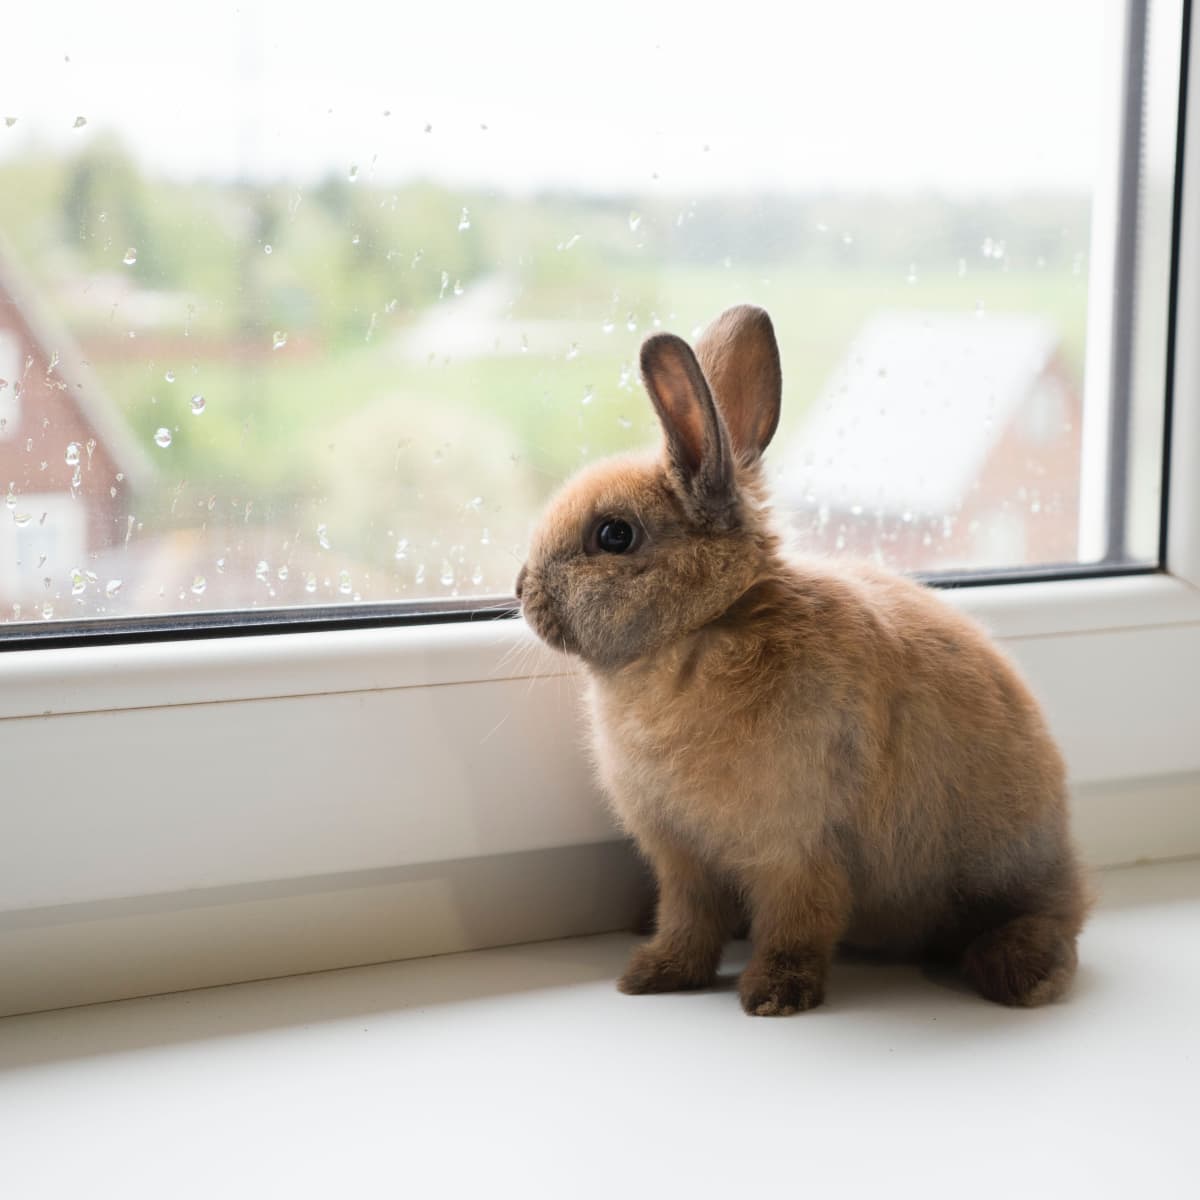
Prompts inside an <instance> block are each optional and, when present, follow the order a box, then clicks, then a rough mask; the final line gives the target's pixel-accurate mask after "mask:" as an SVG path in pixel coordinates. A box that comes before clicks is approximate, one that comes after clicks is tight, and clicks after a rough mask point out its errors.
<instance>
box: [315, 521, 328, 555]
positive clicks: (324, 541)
mask: <svg viewBox="0 0 1200 1200" xmlns="http://www.w3.org/2000/svg"><path fill="white" fill-rule="evenodd" d="M317 544H318V545H319V546H320V547H321V549H322V550H328V549H329V526H328V525H318V526H317Z"/></svg>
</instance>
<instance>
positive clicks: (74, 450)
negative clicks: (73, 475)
mask: <svg viewBox="0 0 1200 1200" xmlns="http://www.w3.org/2000/svg"><path fill="white" fill-rule="evenodd" d="M78 462H79V443H78V442H71V443H70V444H69V445H68V446H67V466H68V467H74V466H76V465H77V464H78Z"/></svg>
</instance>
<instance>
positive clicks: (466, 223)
mask: <svg viewBox="0 0 1200 1200" xmlns="http://www.w3.org/2000/svg"><path fill="white" fill-rule="evenodd" d="M470 228H471V214H470V213H469V212H468V211H467V210H466V209H465V208H464V209H463V210H462V212H461V213H460V214H459V218H458V232H459V233H462V232H463V230H465V229H470Z"/></svg>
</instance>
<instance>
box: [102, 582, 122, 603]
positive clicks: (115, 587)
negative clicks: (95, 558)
mask: <svg viewBox="0 0 1200 1200" xmlns="http://www.w3.org/2000/svg"><path fill="white" fill-rule="evenodd" d="M122 582H123V581H122V580H120V579H110V580H109V581H108V582H107V583H106V584H105V585H104V594H105V595H106V596H107V597H108V598H109V599H110V600H111V599H112V598H113V597H114V596H115V595H116V594H117V593H118V592H119V591H120V590H121V584H122Z"/></svg>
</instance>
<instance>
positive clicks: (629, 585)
mask: <svg viewBox="0 0 1200 1200" xmlns="http://www.w3.org/2000/svg"><path fill="white" fill-rule="evenodd" d="M641 373H642V380H643V382H644V384H645V387H646V390H647V392H648V393H649V397H650V400H651V401H652V402H653V405H654V409H655V411H656V413H657V414H658V418H659V421H660V422H661V424H662V429H663V434H664V443H663V446H662V449H661V452H658V453H653V454H633V455H629V456H625V457H618V458H614V459H610V460H606V461H602V462H598V463H595V464H593V465H591V466H590V467H587V468H585V469H584V470H583V471H581V472H580V473H579V474H578V475H577V476H575V477H574V478H573V479H571V480H570V481H569V482H568V483H567V484H566V485H565V486H564V487H563V488H562V490H561V491H560V492H559V494H558V495H557V497H556V498H555V499H554V500H553V501H552V502H551V504H550V506H549V508H548V511H547V512H546V514H545V515H544V517H543V518H542V520H541V522H540V524H539V525H538V527H537V528H536V529H535V531H534V533H533V537H532V539H531V543H530V551H529V554H528V557H527V560H526V562H525V564H524V566H523V567H522V568H521V571H520V574H519V576H518V579H517V589H516V590H517V596H518V599H519V602H520V605H521V609H522V612H523V615H524V617H525V619H526V621H527V622H528V623H529V625H530V626H531V627H532V628H533V630H534V632H535V633H536V634H537V635H538V636H539V637H540V638H541V639H542V640H544V641H545V642H547V643H548V644H549V645H550V646H552V647H555V648H557V649H560V650H562V651H565V652H566V653H567V654H570V655H574V656H576V657H577V658H579V659H580V660H582V662H583V664H584V666H585V668H586V671H585V675H586V678H587V688H586V708H587V712H588V716H589V725H590V741H591V750H592V755H593V759H594V764H595V768H596V771H597V773H598V776H599V780H600V783H601V785H602V787H603V790H604V792H605V794H606V796H607V798H608V800H609V801H610V803H611V805H612V808H613V809H614V811H615V814H616V816H617V818H618V820H619V821H620V823H621V825H622V826H623V827H624V829H625V830H626V831H627V832H628V833H629V834H631V835H632V837H633V839H634V841H635V842H636V844H637V846H638V848H639V849H640V851H641V852H642V854H643V855H644V856H645V858H646V859H647V860H648V862H649V865H650V867H651V869H652V871H653V874H654V876H655V881H656V883H657V885H658V897H659V898H658V909H657V920H656V931H655V932H654V934H653V936H652V937H651V938H650V940H649V941H647V942H645V943H643V944H641V945H640V946H639V947H638V948H637V950H636V951H635V952H634V954H633V956H632V959H631V960H630V962H629V965H628V968H627V970H626V971H625V973H624V975H622V976H621V979H620V981H619V983H618V987H619V988H620V990H621V991H623V992H627V993H633V994H637V993H647V992H667V991H675V990H681V989H690V988H703V987H706V986H708V985H710V984H711V983H712V982H713V981H714V979H715V978H716V974H717V970H718V966H719V964H720V959H721V954H722V950H723V947H724V944H725V942H726V941H727V940H728V939H729V937H730V935H731V933H732V931H733V930H734V929H735V928H736V926H737V924H738V922H739V920H740V919H741V918H742V914H743V913H744V914H745V915H746V916H748V918H749V928H750V939H751V957H750V959H749V963H748V965H747V967H746V969H745V970H744V971H743V973H742V975H741V977H740V980H739V993H740V998H741V1003H742V1007H743V1008H744V1009H745V1011H746V1012H747V1013H750V1014H752V1015H758V1016H784V1015H788V1014H791V1013H796V1012H801V1011H803V1010H806V1009H811V1008H813V1007H814V1006H816V1005H818V1004H820V1003H821V1002H822V1000H823V998H824V995H825V987H826V977H827V974H828V972H829V967H830V963H831V960H832V958H833V955H834V952H835V949H836V948H837V947H838V946H839V945H841V946H845V947H848V948H855V949H861V950H864V951H867V952H870V953H873V954H882V955H885V956H897V957H904V958H911V957H917V958H921V957H925V956H928V957H935V958H937V959H940V960H943V961H945V960H952V961H955V962H956V963H958V964H959V965H960V967H961V970H962V972H963V974H964V975H965V978H966V980H967V981H968V982H969V983H970V984H971V985H973V987H974V988H975V989H976V990H977V991H978V992H980V993H981V994H982V995H983V996H984V997H986V998H988V999H989V1000H994V1001H998V1002H999V1003H1001V1004H1008V1005H1022V1006H1031V1005H1038V1004H1044V1003H1046V1002H1048V1001H1051V1000H1054V999H1056V998H1057V997H1059V996H1060V995H1061V994H1062V993H1063V992H1064V991H1065V990H1066V988H1067V987H1068V985H1069V983H1070V981H1071V979H1072V977H1073V975H1074V973H1075V968H1076V937H1077V935H1078V933H1079V931H1080V929H1081V927H1082V925H1083V921H1084V918H1085V915H1086V912H1087V909H1088V906H1089V897H1088V890H1087V887H1086V883H1085V880H1084V876H1083V873H1082V871H1081V868H1080V865H1079V863H1078V861H1077V857H1076V853H1075V851H1074V849H1073V847H1072V843H1071V840H1070V834H1069V829H1068V814H1067V797H1066V780H1065V771H1064V765H1063V761H1062V758H1061V756H1060V754H1059V751H1058V749H1057V747H1056V745H1055V743H1054V741H1053V740H1052V738H1051V735H1050V733H1049V731H1048V729H1047V726H1046V721H1045V719H1044V717H1043V715H1042V713H1041V711H1040V709H1039V707H1038V704H1037V702H1036V701H1035V700H1034V698H1033V696H1032V695H1031V694H1030V692H1029V690H1028V688H1027V687H1026V685H1025V684H1024V683H1023V682H1022V680H1021V678H1020V677H1019V675H1018V673H1017V671H1016V669H1015V668H1014V666H1013V665H1012V663H1011V662H1010V661H1009V660H1008V659H1007V658H1006V657H1005V656H1004V654H1003V653H1002V652H1001V651H1000V650H999V649H998V648H997V647H996V645H995V644H994V643H993V642H992V641H991V640H990V639H989V637H988V636H987V634H986V633H985V632H984V631H983V629H982V628H981V627H979V626H977V625H976V624H975V623H974V622H973V621H971V620H970V619H968V618H967V617H965V616H963V615H962V614H960V613H959V612H957V611H955V610H954V609H953V608H951V607H950V606H949V605H948V604H947V603H946V602H945V601H944V600H943V599H942V598H941V597H940V596H939V595H938V594H937V593H936V592H934V591H932V590H930V589H928V588H926V587H924V586H922V585H920V584H918V583H916V582H914V581H912V580H910V579H907V578H904V577H902V576H899V575H896V574H892V573H889V572H886V571H884V570H882V569H879V568H877V567H875V566H873V565H869V564H866V563H860V562H845V561H840V560H839V561H827V560H821V559H816V558H807V559H806V558H804V557H793V556H791V555H789V553H788V552H786V551H785V549H784V545H783V540H782V538H781V536H780V534H779V533H778V532H776V529H775V527H774V525H773V519H772V516H771V511H770V509H769V507H768V498H767V491H766V485H765V480H764V477H763V470H762V455H763V452H764V451H765V450H766V448H767V446H768V445H769V443H770V441H771V438H772V436H773V434H774V432H775V429H776V426H777V424H778V421H779V412H780V402H781V390H782V375H781V369H780V359H779V350H778V346H777V343H776V339H775V333H774V329H773V327H772V324H771V320H770V317H769V316H768V315H767V313H766V312H765V311H763V310H762V309H760V308H756V307H752V306H749V305H743V306H739V307H736V308H731V309H729V310H727V311H726V312H724V313H722V314H721V315H720V316H719V317H717V318H716V320H715V321H713V322H712V324H711V325H709V326H708V327H707V328H706V329H705V330H704V332H703V334H702V335H701V336H700V338H699V339H698V341H697V343H696V347H695V351H694V352H693V350H692V348H691V347H690V346H689V345H688V344H687V342H685V341H684V340H683V339H681V338H679V337H676V336H674V335H672V334H668V333H658V334H655V335H653V336H651V337H649V338H647V339H646V341H645V342H644V344H643V345H642V348H641Z"/></svg>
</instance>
